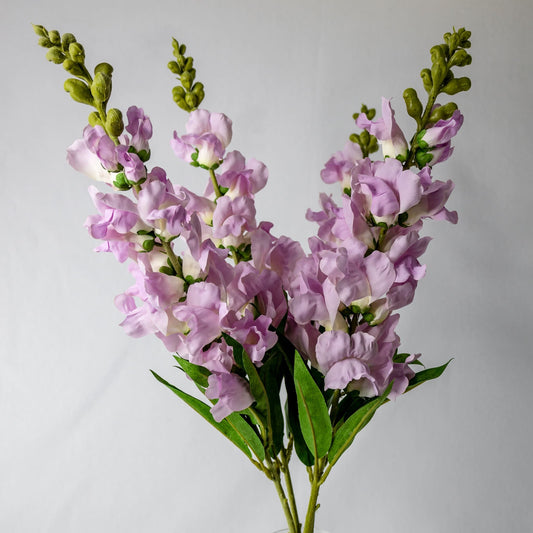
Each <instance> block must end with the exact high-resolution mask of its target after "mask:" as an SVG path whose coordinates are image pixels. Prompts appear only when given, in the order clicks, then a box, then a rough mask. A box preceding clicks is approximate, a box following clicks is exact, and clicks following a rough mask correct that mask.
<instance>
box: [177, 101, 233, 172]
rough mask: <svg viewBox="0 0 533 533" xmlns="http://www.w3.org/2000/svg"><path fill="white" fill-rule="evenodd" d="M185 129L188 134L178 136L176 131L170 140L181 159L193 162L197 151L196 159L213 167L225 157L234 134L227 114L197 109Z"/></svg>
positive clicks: (190, 116)
mask: <svg viewBox="0 0 533 533" xmlns="http://www.w3.org/2000/svg"><path fill="white" fill-rule="evenodd" d="M185 129H186V131H187V134H186V135H183V136H182V137H178V134H177V133H176V132H174V137H173V139H172V140H171V142H170V144H171V146H172V148H173V150H174V152H175V153H176V155H177V156H178V157H179V158H180V159H184V160H185V161H188V162H191V161H193V154H194V153H196V152H197V153H198V155H197V156H196V161H197V162H198V163H199V164H200V165H205V166H207V167H212V166H213V165H214V164H215V163H218V162H219V161H220V160H221V159H222V158H223V157H224V152H225V150H226V147H227V146H228V144H229V143H230V142H231V136H232V131H231V120H230V119H229V118H228V117H226V115H223V114H221V113H210V112H209V111H207V110H205V109H197V110H195V111H193V112H192V113H191V114H190V115H189V120H188V121H187V125H186V127H185Z"/></svg>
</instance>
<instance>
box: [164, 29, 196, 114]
mask: <svg viewBox="0 0 533 533" xmlns="http://www.w3.org/2000/svg"><path fill="white" fill-rule="evenodd" d="M172 48H173V52H172V54H173V56H174V57H175V60H174V61H170V62H169V63H168V68H169V70H170V71H171V72H172V73H173V74H176V75H177V79H178V80H179V82H180V85H177V86H176V87H174V88H173V89H172V97H173V99H174V102H176V104H178V106H179V107H181V108H182V109H184V110H185V111H187V112H188V113H190V112H191V111H194V110H195V109H197V108H198V106H199V105H200V104H201V103H202V100H203V99H204V96H205V93H204V86H203V84H202V83H200V82H195V81H194V79H195V77H196V70H195V69H194V68H193V62H194V60H193V58H192V57H186V56H185V52H186V50H187V47H186V46H185V45H184V44H180V43H179V42H178V41H177V40H176V39H172Z"/></svg>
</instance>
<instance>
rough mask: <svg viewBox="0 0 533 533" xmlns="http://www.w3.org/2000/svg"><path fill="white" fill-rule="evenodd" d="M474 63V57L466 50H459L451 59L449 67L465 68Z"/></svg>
mask: <svg viewBox="0 0 533 533" xmlns="http://www.w3.org/2000/svg"><path fill="white" fill-rule="evenodd" d="M471 63H472V56H471V55H470V54H469V53H468V52H466V50H463V49H461V50H457V52H455V53H454V54H453V56H452V57H451V59H450V63H449V66H450V67H453V66H458V67H465V66H466V65H470V64H471Z"/></svg>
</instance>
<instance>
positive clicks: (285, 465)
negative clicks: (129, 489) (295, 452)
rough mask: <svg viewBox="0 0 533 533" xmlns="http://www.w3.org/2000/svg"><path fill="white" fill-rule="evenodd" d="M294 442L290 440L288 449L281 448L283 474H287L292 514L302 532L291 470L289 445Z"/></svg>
mask: <svg viewBox="0 0 533 533" xmlns="http://www.w3.org/2000/svg"><path fill="white" fill-rule="evenodd" d="M291 444H292V442H289V445H288V446H287V449H286V450H285V449H283V450H281V464H282V467H283V470H282V471H283V475H284V476H285V484H286V485H287V493H288V495H289V506H290V509H291V514H292V517H293V519H294V523H295V525H296V530H297V532H298V533H299V532H300V519H299V518H298V508H297V506H296V499H295V497H294V489H293V486H292V478H291V472H290V470H289V459H290V455H289V447H290V446H291Z"/></svg>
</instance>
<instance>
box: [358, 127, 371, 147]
mask: <svg viewBox="0 0 533 533" xmlns="http://www.w3.org/2000/svg"><path fill="white" fill-rule="evenodd" d="M359 139H360V140H361V144H364V145H365V146H366V145H367V144H368V143H369V142H370V133H368V131H366V130H363V131H362V132H361V133H360V134H359Z"/></svg>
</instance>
